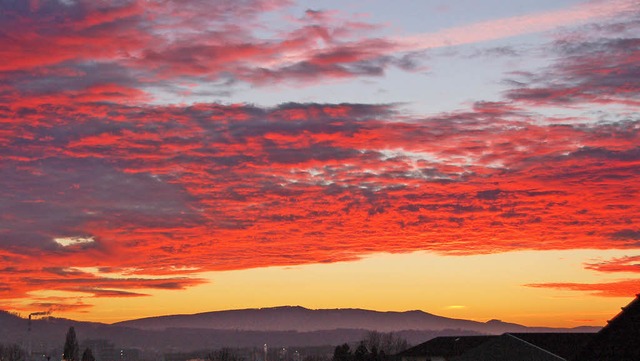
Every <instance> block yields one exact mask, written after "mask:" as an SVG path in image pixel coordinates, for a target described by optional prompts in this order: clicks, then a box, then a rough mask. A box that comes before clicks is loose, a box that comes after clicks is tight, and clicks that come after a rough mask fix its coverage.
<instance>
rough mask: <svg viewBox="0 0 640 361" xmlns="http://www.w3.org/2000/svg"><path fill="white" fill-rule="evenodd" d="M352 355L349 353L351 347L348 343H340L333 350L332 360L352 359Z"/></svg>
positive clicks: (347, 360)
mask: <svg viewBox="0 0 640 361" xmlns="http://www.w3.org/2000/svg"><path fill="white" fill-rule="evenodd" d="M352 360H353V355H352V354H351V349H350V348H349V345H348V344H346V343H345V344H342V345H340V346H336V348H335V350H334V351H333V359H332V361H352Z"/></svg>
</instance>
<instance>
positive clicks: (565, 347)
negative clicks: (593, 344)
mask: <svg viewBox="0 0 640 361" xmlns="http://www.w3.org/2000/svg"><path fill="white" fill-rule="evenodd" d="M511 335H512V336H515V337H517V338H519V339H521V340H523V341H525V342H528V343H530V344H532V345H535V346H538V347H540V348H542V349H545V350H547V351H549V352H551V353H553V354H556V355H558V356H560V357H562V358H565V359H570V358H571V357H573V356H575V355H576V354H578V352H580V350H582V348H584V346H585V345H586V344H587V343H588V342H589V341H591V339H592V338H593V337H594V335H595V333H512V334H511Z"/></svg>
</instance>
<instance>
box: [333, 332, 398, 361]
mask: <svg viewBox="0 0 640 361" xmlns="http://www.w3.org/2000/svg"><path fill="white" fill-rule="evenodd" d="M407 348H409V344H408V343H407V340H405V339H403V338H402V337H399V336H397V335H396V334H394V333H393V332H391V333H380V332H376V331H371V332H369V333H367V336H366V337H365V338H364V339H363V340H362V341H360V342H359V343H358V346H357V347H356V348H355V350H353V351H352V349H351V346H349V344H347V343H344V344H342V345H339V346H336V348H335V350H334V351H333V358H332V361H390V360H392V359H393V356H394V355H396V354H397V353H399V352H401V351H404V350H406V349H407Z"/></svg>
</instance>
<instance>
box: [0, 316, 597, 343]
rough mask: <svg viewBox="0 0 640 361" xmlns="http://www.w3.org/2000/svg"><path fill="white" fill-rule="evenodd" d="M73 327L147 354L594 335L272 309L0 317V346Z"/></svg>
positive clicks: (495, 323)
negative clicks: (100, 319)
mask: <svg viewBox="0 0 640 361" xmlns="http://www.w3.org/2000/svg"><path fill="white" fill-rule="evenodd" d="M70 326H74V327H75V329H76V333H77V334H78V339H79V340H80V341H82V340H87V339H106V340H109V341H111V342H113V343H114V344H116V345H117V346H118V347H128V348H141V349H154V350H172V351H176V350H197V349H215V348H220V347H257V346H261V345H263V344H264V343H269V344H273V345H278V346H323V345H338V344H342V343H345V342H348V343H353V342H357V341H359V340H361V339H363V337H364V336H365V335H366V333H367V332H368V331H374V330H375V331H379V332H395V333H396V334H397V335H399V336H401V337H403V338H405V339H407V341H408V342H409V343H411V344H417V343H421V342H424V341H426V340H428V339H430V338H433V337H436V336H445V335H473V334H501V333H505V332H596V331H597V330H598V329H599V328H598V327H588V326H585V327H578V328H571V329H566V328H549V327H527V326H523V325H518V324H514V323H506V322H502V321H499V320H491V321H488V322H477V321H470V320H463V319H453V318H447V317H442V316H437V315H433V314H430V313H427V312H423V311H407V312H379V311H370V310H362V309H321V310H312V309H307V308H303V307H289V306H287V307H274V308H260V309H244V310H230V311H214V312H206V313H198V314H189V315H168V316H158V317H148V318H141V319H135V320H130V321H124V322H118V323H115V324H103V323H96V322H80V321H73V320H68V319H62V318H54V317H48V318H45V319H38V320H33V321H32V327H31V330H32V331H31V333H30V334H29V333H28V332H27V320H26V319H24V318H20V317H18V316H16V315H13V314H10V313H7V312H0V343H7V342H15V343H19V344H23V345H26V344H27V340H28V339H29V338H30V339H31V342H32V344H33V345H34V346H33V347H34V349H36V348H38V347H39V348H42V349H47V348H52V347H57V346H58V344H59V345H62V344H63V343H64V337H65V334H66V331H67V330H68V328H69V327H70Z"/></svg>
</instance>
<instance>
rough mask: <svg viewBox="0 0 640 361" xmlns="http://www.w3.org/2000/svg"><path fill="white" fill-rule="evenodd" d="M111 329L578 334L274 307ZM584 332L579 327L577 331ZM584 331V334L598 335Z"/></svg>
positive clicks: (415, 315)
mask: <svg viewBox="0 0 640 361" xmlns="http://www.w3.org/2000/svg"><path fill="white" fill-rule="evenodd" d="M114 325H117V326H126V327H132V328H137V329H142V330H165V329H168V328H200V329H216V330H252V331H298V332H312V331H320V330H334V329H363V330H377V331H380V332H397V331H403V330H431V331H441V330H447V329H449V330H455V329H459V330H467V331H473V332H477V333H485V334H501V333H505V332H562V331H567V332H568V331H571V332H576V329H558V328H550V327H527V326H522V325H518V324H514V323H506V322H502V321H499V320H491V321H488V322H486V323H483V322H476V321H469V320H463V319H455V318H447V317H442V316H436V315H433V314H430V313H427V312H423V311H406V312H380V311H370V310H362V309H320V310H311V309H307V308H304V307H299V306H295V307H290V306H287V307H273V308H259V309H245V310H231V311H215V312H205V313H197V314H192V315H170V316H158V317H148V318H141V319H137V320H131V321H124V322H119V323H116V324H114ZM581 330H582V329H578V331H577V332H580V331H581ZM597 330H598V328H595V327H588V328H586V329H584V331H585V332H593V331H597Z"/></svg>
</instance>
